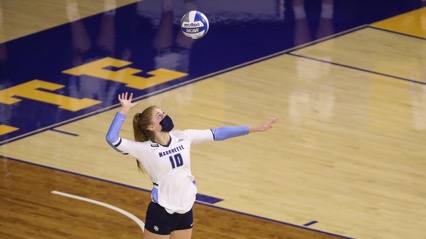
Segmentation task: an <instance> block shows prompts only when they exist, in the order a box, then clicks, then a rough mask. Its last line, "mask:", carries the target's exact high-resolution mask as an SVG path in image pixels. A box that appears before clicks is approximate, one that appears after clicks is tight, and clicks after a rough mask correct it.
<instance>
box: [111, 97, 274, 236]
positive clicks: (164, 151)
mask: <svg viewBox="0 0 426 239" xmlns="http://www.w3.org/2000/svg"><path fill="white" fill-rule="evenodd" d="M132 99H133V94H128V93H127V92H126V93H122V94H119V95H118V100H119V101H120V103H121V110H120V111H119V112H117V113H116V115H115V118H114V120H113V121H112V124H111V126H110V128H109V130H108V133H107V135H106V140H107V142H108V143H109V144H110V145H111V146H112V147H113V148H114V149H116V150H117V151H119V152H121V153H123V154H128V155H130V156H132V157H134V158H136V162H137V164H138V166H139V167H140V168H141V169H142V170H144V172H146V173H147V174H148V175H149V177H150V178H151V180H152V183H153V189H152V192H151V198H152V201H151V202H150V204H149V206H148V209H147V212H146V222H145V231H144V238H145V239H157V238H158V239H160V238H161V239H163V238H164V239H166V238H171V239H190V238H191V235H192V225H193V214H192V207H193V204H194V202H195V196H196V194H197V186H196V184H195V178H194V176H193V175H192V173H191V168H190V149H191V144H193V143H201V142H209V141H218V140H225V139H228V138H232V137H237V136H243V135H247V134H249V133H254V132H263V131H266V130H268V129H270V128H272V126H273V124H274V123H275V122H277V119H276V118H272V119H271V120H269V121H266V122H265V123H263V124H261V125H259V126H255V127H249V126H227V127H219V128H213V129H205V130H195V129H187V130H173V127H174V125H173V120H172V119H171V118H170V116H169V115H167V114H165V113H164V111H162V110H161V109H160V108H158V107H156V106H150V107H148V108H146V109H145V110H144V111H142V112H141V113H136V114H135V115H134V117H133V130H134V137H135V140H134V141H133V140H128V139H123V138H120V137H119V132H120V129H121V126H122V124H123V122H124V120H125V118H126V116H127V114H128V113H129V112H130V109H131V108H133V107H135V106H136V105H137V104H138V102H132Z"/></svg>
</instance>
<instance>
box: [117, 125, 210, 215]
mask: <svg viewBox="0 0 426 239" xmlns="http://www.w3.org/2000/svg"><path fill="white" fill-rule="evenodd" d="M170 136H171V140H170V142H169V145H161V144H157V143H153V142H151V141H146V142H135V141H132V140H126V139H122V140H121V143H120V144H119V145H118V146H116V148H117V149H119V150H121V151H123V153H128V154H129V155H131V156H133V157H135V158H136V159H137V160H138V161H139V162H140V163H141V164H142V165H143V168H144V169H145V171H146V173H147V174H148V175H149V176H150V177H151V180H152V182H153V184H154V188H153V190H152V193H151V197H152V200H153V201H154V202H156V203H158V204H160V205H161V206H162V207H164V208H165V209H166V210H167V212H168V213H170V214H171V213H175V212H176V213H181V214H183V213H186V212H188V211H189V210H191V208H192V206H193V204H194V202H195V196H196V194H197V187H196V185H195V178H194V176H193V175H192V173H191V157H190V150H191V144H193V143H201V142H208V141H213V133H212V132H211V130H208V129H207V130H192V129H189V130H183V131H180V130H173V131H171V132H170Z"/></svg>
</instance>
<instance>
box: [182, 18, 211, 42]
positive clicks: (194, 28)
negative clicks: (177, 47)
mask: <svg viewBox="0 0 426 239" xmlns="http://www.w3.org/2000/svg"><path fill="white" fill-rule="evenodd" d="M180 29H181V31H182V33H183V34H184V35H185V36H186V37H189V38H192V39H200V38H202V37H204V36H205V35H206V34H207V32H208V31H209V19H208V18H207V17H206V15H204V14H203V13H202V12H199V11H190V12H187V13H186V14H185V15H183V17H182V19H181V20H180Z"/></svg>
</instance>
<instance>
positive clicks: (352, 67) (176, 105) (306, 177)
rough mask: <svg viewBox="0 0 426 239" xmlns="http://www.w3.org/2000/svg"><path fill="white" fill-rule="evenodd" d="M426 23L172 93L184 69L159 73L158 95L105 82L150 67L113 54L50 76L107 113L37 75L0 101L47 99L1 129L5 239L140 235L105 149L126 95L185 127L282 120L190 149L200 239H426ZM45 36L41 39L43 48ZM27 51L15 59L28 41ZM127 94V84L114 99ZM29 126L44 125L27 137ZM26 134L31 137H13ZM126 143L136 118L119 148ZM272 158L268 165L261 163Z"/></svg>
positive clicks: (132, 172) (124, 180)
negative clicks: (103, 92)
mask: <svg viewBox="0 0 426 239" xmlns="http://www.w3.org/2000/svg"><path fill="white" fill-rule="evenodd" d="M130 2H131V1H129V3H130ZM123 5H125V4H123ZM125 8H126V9H127V7H125ZM425 11H426V8H419V9H417V10H414V11H410V12H408V13H405V14H402V15H398V16H395V17H392V18H388V19H385V20H383V21H379V22H376V23H373V24H370V25H364V26H360V27H356V28H352V29H349V30H347V31H345V32H341V33H338V34H334V35H330V36H328V37H326V38H322V39H320V40H317V41H312V42H309V41H307V42H306V44H304V45H299V46H298V47H294V48H292V49H287V50H284V51H280V52H278V53H275V54H273V55H268V56H267V57H263V58H255V59H253V60H252V61H250V62H249V63H244V64H241V65H238V66H236V67H235V66H233V67H230V68H226V69H224V70H218V71H213V72H211V73H210V75H208V76H207V77H205V76H204V77H199V78H197V77H195V78H194V79H195V80H187V81H181V82H179V81H178V82H175V83H173V81H172V80H174V79H176V78H179V77H186V76H185V75H186V73H187V72H179V71H160V72H156V73H155V74H158V75H159V76H161V77H159V78H155V81H156V82H155V83H154V84H153V85H148V86H147V85H143V86H140V85H137V83H135V82H136V81H132V80H127V79H126V80H123V79H118V78H119V74H114V73H113V72H112V71H110V69H111V67H116V68H119V69H127V70H128V71H123V72H124V73H123V74H127V76H129V74H130V75H131V74H134V72H135V71H134V70H135V68H136V69H138V67H140V65H137V64H136V66H135V68H130V67H128V65H129V62H128V61H124V60H123V59H120V58H118V57H115V58H111V57H105V58H101V59H98V60H97V61H93V62H96V64H94V63H93V62H90V61H87V62H80V63H79V64H77V65H72V67H71V65H69V64H64V65H65V66H67V67H65V68H58V67H56V68H54V69H55V70H57V73H56V75H55V73H49V74H52V75H54V76H55V77H59V76H61V75H67V74H68V75H71V77H69V78H66V80H63V79H60V80H58V82H55V83H58V84H63V85H64V86H65V88H72V87H73V86H75V85H72V84H71V83H69V82H71V81H72V80H75V77H81V78H83V76H84V77H86V76H87V77H88V78H90V80H92V82H95V83H96V82H98V81H99V82H102V84H104V85H102V84H101V83H99V84H98V85H96V84H94V85H91V86H90V87H97V86H98V87H105V89H109V90H110V91H109V92H107V93H108V94H109V95H108V96H106V98H102V97H101V96H99V97H100V98H101V99H107V100H110V102H108V103H106V102H105V101H102V100H97V99H99V98H96V97H98V96H96V97H92V98H90V97H87V95H84V94H81V95H72V93H70V92H71V90H70V91H59V93H58V91H57V90H58V89H60V88H61V87H60V86H59V87H58V86H57V85H53V84H50V82H49V80H52V79H51V78H48V76H50V75H45V74H43V72H37V74H35V75H37V77H39V76H45V77H46V78H47V79H44V78H43V77H39V78H38V80H37V81H35V79H30V80H31V81H29V80H28V81H24V82H20V83H19V84H14V83H12V84H9V82H8V84H6V86H5V87H3V88H1V89H0V100H1V103H2V104H3V105H14V104H16V102H15V101H14V100H16V99H20V100H23V101H24V102H25V100H26V99H31V100H32V101H37V102H38V103H34V104H33V103H28V105H26V104H25V103H22V106H21V107H16V108H12V109H11V111H13V110H15V111H16V110H19V111H21V112H23V113H22V114H21V115H19V117H21V118H22V117H24V118H25V114H24V113H26V114H28V115H31V117H39V118H40V119H41V120H39V121H37V120H33V121H32V119H26V121H25V120H22V119H21V121H23V122H25V124H23V126H20V125H17V124H18V122H17V121H16V118H14V119H15V121H13V120H10V121H5V122H2V124H1V125H0V126H1V127H0V133H1V135H3V136H4V135H12V136H13V137H11V138H2V139H4V140H2V141H1V148H0V150H1V153H0V156H1V158H0V162H1V187H0V195H1V197H0V209H1V214H0V238H96V237H98V238H141V237H142V234H143V232H142V228H143V219H144V216H145V215H144V212H145V209H146V206H147V204H148V203H149V201H150V191H149V189H150V188H151V185H150V182H149V180H148V178H147V177H146V175H141V174H140V173H138V172H137V170H136V168H135V162H134V160H131V159H130V160H129V159H128V158H126V156H120V155H116V154H115V152H114V151H113V150H112V149H110V148H109V146H108V145H107V144H106V142H105V140H104V137H105V131H106V129H107V128H108V126H109V124H110V122H111V120H112V118H113V116H114V114H115V112H116V111H117V107H118V104H117V101H116V100H115V96H116V94H117V93H118V92H122V91H125V90H131V91H134V92H136V93H139V95H138V96H137V99H136V100H140V101H141V105H144V106H147V105H150V104H159V105H161V107H163V108H164V109H166V110H167V111H168V112H169V113H170V115H172V116H173V117H174V118H175V119H176V123H177V124H178V126H179V128H205V127H206V125H207V127H210V126H212V125H213V127H214V126H220V125H222V124H239V123H247V124H255V123H258V122H259V119H260V117H261V118H266V117H269V116H271V114H272V113H271V112H273V113H274V115H277V116H279V117H280V123H279V124H278V125H277V126H276V127H275V128H274V129H272V130H271V132H268V133H267V134H264V135H253V136H248V137H247V138H243V139H241V140H240V139H238V140H230V141H229V142H218V143H217V144H216V143H214V144H211V145H200V146H196V147H194V153H193V158H194V159H195V158H197V160H198V161H197V160H194V162H193V165H192V166H193V169H194V174H195V176H196V178H197V179H198V180H199V181H198V183H199V188H200V195H199V197H198V198H197V202H196V204H195V206H194V216H195V222H194V223H195V226H194V233H193V238H237V239H238V238H306V239H308V238H318V239H319V238H353V237H355V238H392V239H393V238H395V239H396V238H405V237H407V238H421V237H422V235H424V233H423V228H424V227H423V226H424V225H423V222H422V218H424V217H425V216H426V212H425V208H426V205H425V202H424V200H423V198H424V196H426V191H425V188H426V178H425V176H424V171H425V170H426V168H425V164H424V159H425V156H424V155H426V148H425V147H424V146H423V143H422V142H425V139H426V137H425V135H424V130H425V128H426V127H425V125H426V124H425V123H424V122H425V120H424V116H425V114H424V112H425V111H424V109H425V106H424V105H422V103H423V102H424V100H423V99H425V98H426V97H425V96H424V93H422V92H423V91H424V85H425V84H426V78H425V76H426V74H425V70H424V69H425V68H424V67H423V66H425V65H426V57H425V51H424V50H425V49H426V48H425V41H424V40H425V36H426V29H425V27H424V26H423V24H424V22H422V21H421V19H423V18H424V16H425V15H426V13H425ZM117 12H118V11H117ZM407 22H408V23H411V24H407ZM61 29H62V28H61V27H58V28H55V29H52V31H49V32H47V33H46V36H47V37H51V36H57V35H55V31H58V32H60V30H61ZM52 32H53V33H52ZM209 34H210V33H209ZM211 34H212V36H213V37H214V32H212V33H211ZM41 35H43V33H42V34H41ZM38 36H40V35H38V34H35V35H34V37H35V38H34V39H35V40H34V41H35V42H39V41H40V42H41V41H42V40H43V39H45V38H43V39H42V37H40V39H39V38H37V37H38ZM32 39H33V38H32ZM25 40H26V38H25V37H23V38H21V39H17V41H11V42H10V44H9V46H12V47H11V48H12V49H13V46H14V44H15V43H16V42H19V41H23V42H24V43H27V44H30V43H29V42H25ZM43 41H44V40H43ZM360 43H362V44H360ZM16 44H17V43H16ZM0 46H3V45H0ZM52 46H54V45H52ZM45 51H46V52H47V53H46V54H49V52H48V51H47V50H45ZM40 57H41V61H42V60H45V61H47V59H46V58H47V57H46V58H43V57H42V56H40ZM55 59H59V58H58V57H57V58H55ZM54 61H55V60H54ZM54 61H51V62H49V63H52V64H53V63H54ZM30 62H31V61H30ZM34 62H35V61H34ZM130 63H135V62H130ZM64 65H61V67H63V66H64ZM37 67H40V66H37ZM108 67H110V68H108ZM126 67H127V68H126ZM34 68H35V67H34ZM59 69H60V70H59ZM300 69H310V70H309V72H307V71H300ZM14 70H15V71H16V72H14V73H16V74H18V70H16V69H14ZM129 72H130V73H129ZM132 72H133V73H132ZM150 73H151V72H150ZM308 73H314V74H315V73H317V74H318V75H319V78H318V76H313V75H312V74H311V75H309V74H308ZM152 74H154V73H152ZM155 74H154V75H155ZM197 74H198V73H197ZM197 74H194V75H195V76H197ZM189 75H190V76H192V75H191V73H190V74H189ZM283 75H285V78H286V79H287V80H283ZM31 77H35V76H31ZM117 77H118V78H117ZM130 78H131V79H134V78H132V77H130ZM160 78H161V79H160ZM139 79H140V78H139ZM197 79H202V81H199V80H197ZM261 79H268V87H264V88H262V87H263V86H264V85H265V82H264V81H262V80H261ZM120 81H121V82H120ZM105 82H107V83H105ZM111 82H112V83H111ZM117 82H119V83H120V84H122V85H120V87H116V88H114V86H115V85H113V83H114V84H115V83H117ZM82 83H83V80H82V82H81V84H82ZM168 83H170V84H169V85H168ZM123 84H124V86H123ZM161 84H163V85H161ZM158 85H161V87H158V88H157V89H154V90H146V89H147V88H149V87H154V88H155V87H156V86H158ZM17 86H19V87H17ZM81 87H82V88H81V89H84V88H83V86H81ZM108 87H111V88H108ZM138 87H141V88H138ZM40 88H43V90H39V89H40ZM259 88H260V89H262V90H259ZM102 89H103V88H102ZM206 89H207V90H206ZM52 92H53V94H55V95H52ZM95 93H97V92H95ZM61 94H62V95H68V96H73V97H70V98H74V99H70V98H66V97H57V95H61ZM94 95H95V94H94ZM76 96H78V97H76ZM84 97H86V98H84ZM76 98H78V100H76ZM82 98H84V99H85V100H86V101H84V102H83V100H81V99H82ZM253 99H255V101H253ZM100 101H102V102H101V103H99V102H100ZM40 102H41V103H40ZM111 102H112V103H111ZM46 103H48V104H51V105H53V106H50V107H45V104H46ZM91 104H92V105H91ZM58 107H59V108H60V109H57V108H58ZM67 107H68V108H67ZM73 107H76V108H79V109H80V112H83V113H81V114H70V113H69V112H71V111H73V110H74V111H73V112H76V111H77V112H78V110H75V108H73ZM90 107H92V108H90ZM85 108H88V109H89V110H87V111H84V109H85ZM3 109H8V108H2V110H3ZM64 109H65V110H64ZM82 109H83V110H82ZM66 110H68V111H69V112H64V111H66ZM4 113H9V112H6V111H4V112H3V111H2V117H3V116H4V115H3V114H4ZM52 118H58V119H60V120H59V122H56V121H54V120H52ZM43 120H45V121H46V122H47V123H45V124H43V122H42V121H43ZM52 122H53V123H52ZM14 123H16V124H14ZM29 124H37V125H36V126H31V127H28V128H25V125H29ZM330 125H331V126H330ZM37 127H38V128H37ZM19 130H23V131H25V130H26V132H25V133H23V134H16V135H13V134H14V132H15V133H16V132H18V131H19ZM131 135H132V131H131V125H130V121H129V120H127V121H126V124H125V126H123V136H126V137H128V138H132V136H131ZM288 137H289V138H290V139H287V138H288ZM283 138H284V139H283ZM289 141H290V142H289ZM260 142H261V143H260ZM265 142H268V143H267V144H266V143H265ZM253 149H256V150H253ZM334 149H335V150H334ZM233 156H235V157H233ZM264 158H266V159H267V160H268V163H267V164H265V163H263V161H261V162H260V163H259V161H260V159H261V160H264Z"/></svg>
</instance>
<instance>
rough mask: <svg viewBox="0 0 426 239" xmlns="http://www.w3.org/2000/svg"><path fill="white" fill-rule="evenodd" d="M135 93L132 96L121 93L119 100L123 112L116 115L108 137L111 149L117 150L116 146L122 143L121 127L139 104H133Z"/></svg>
mask: <svg viewBox="0 0 426 239" xmlns="http://www.w3.org/2000/svg"><path fill="white" fill-rule="evenodd" d="M132 99H133V93H131V94H130V95H129V94H128V93H127V92H126V93H121V94H119V95H118V100H119V101H120V104H121V110H120V111H119V112H117V113H116V114H115V117H114V120H113V121H112V123H111V125H110V127H109V129H108V133H107V135H106V141H107V142H108V144H109V145H111V147H113V148H114V149H116V147H115V146H116V145H117V144H119V143H120V138H119V133H120V129H121V126H122V125H123V122H124V120H125V119H126V115H127V114H128V113H129V112H130V109H131V108H133V107H135V106H136V105H137V104H138V103H139V102H136V103H133V102H132Z"/></svg>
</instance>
